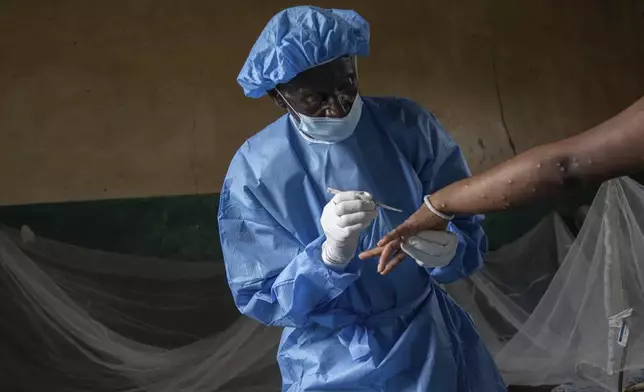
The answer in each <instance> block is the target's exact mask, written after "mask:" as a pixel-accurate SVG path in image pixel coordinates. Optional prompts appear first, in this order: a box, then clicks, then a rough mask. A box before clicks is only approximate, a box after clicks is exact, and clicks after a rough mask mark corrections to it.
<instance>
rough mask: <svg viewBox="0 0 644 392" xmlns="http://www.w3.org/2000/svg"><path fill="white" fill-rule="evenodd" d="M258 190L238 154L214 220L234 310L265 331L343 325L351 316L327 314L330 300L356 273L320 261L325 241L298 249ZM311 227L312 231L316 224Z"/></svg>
mask: <svg viewBox="0 0 644 392" xmlns="http://www.w3.org/2000/svg"><path fill="white" fill-rule="evenodd" d="M261 188H262V186H261V185H258V182H257V181H256V180H255V179H254V178H253V168H252V167H249V165H248V162H247V161H245V159H244V158H243V157H242V156H240V155H239V154H238V155H237V156H236V157H235V158H234V159H233V162H232V163H231V165H230V169H229V172H228V174H227V176H226V180H225V182H224V186H223V189H222V192H221V200H220V205H219V215H218V222H219V234H220V241H221V246H222V251H223V256H224V262H225V265H226V276H227V279H228V284H229V286H230V289H231V291H232V294H233V298H234V301H235V304H236V306H237V308H238V309H239V310H240V311H241V312H242V313H243V314H244V315H247V316H249V317H251V318H253V319H256V320H257V321H259V322H261V323H262V324H265V325H270V326H282V327H296V328H301V327H306V326H309V325H311V324H318V325H325V326H329V327H334V326H335V325H338V324H340V325H342V324H346V323H347V321H346V318H347V317H351V316H352V315H350V314H346V311H342V310H339V309H332V308H333V300H334V299H335V298H337V297H338V296H339V295H340V294H341V293H343V292H344V290H345V289H347V288H348V287H349V286H350V285H351V284H352V283H353V282H354V281H356V280H357V279H358V278H359V276H360V275H359V269H358V268H355V263H350V264H354V265H353V266H352V265H349V266H348V267H347V268H346V269H344V270H334V269H332V268H329V267H327V266H326V265H325V264H324V262H323V261H322V258H321V247H322V244H323V242H324V240H325V238H324V236H320V237H318V238H316V239H314V240H313V241H311V242H310V243H308V244H302V243H301V242H300V241H299V240H298V239H297V238H296V237H295V236H294V235H293V234H292V233H291V232H289V231H288V230H287V229H286V228H284V227H283V226H281V225H280V224H279V223H278V222H277V220H276V219H274V218H273V216H272V215H271V214H270V213H269V212H268V210H267V208H265V207H264V206H262V202H261V201H260V199H261V196H258V195H259V194H261ZM310 224H311V225H312V227H311V228H309V229H310V230H311V232H313V230H316V229H315V225H316V224H317V222H311V223H310ZM316 233H317V231H316ZM316 235H317V234H316ZM330 308H331V309H330Z"/></svg>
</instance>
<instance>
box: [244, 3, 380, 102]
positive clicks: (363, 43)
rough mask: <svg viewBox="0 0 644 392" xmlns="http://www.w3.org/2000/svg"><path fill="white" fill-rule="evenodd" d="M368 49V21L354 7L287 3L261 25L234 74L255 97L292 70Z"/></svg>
mask: <svg viewBox="0 0 644 392" xmlns="http://www.w3.org/2000/svg"><path fill="white" fill-rule="evenodd" d="M367 54H369V23H368V22H367V21H366V20H364V19H363V18H362V17H361V16H360V15H358V13H357V12H355V11H348V10H336V9H323V8H318V7H311V6H301V7H293V8H287V9H285V10H283V11H281V12H279V13H278V14H277V15H275V16H274V17H273V18H272V19H271V20H270V22H268V24H267V25H266V27H265V28H264V31H262V34H261V35H260V36H259V38H258V39H257V42H255V45H254V46H253V49H251V51H250V54H249V55H248V58H247V59H246V63H244V66H243V68H242V70H241V72H240V73H239V76H238V77H237V82H238V83H239V85H240V86H241V87H242V88H243V89H244V94H246V96H248V97H251V98H259V97H261V96H263V95H264V94H266V92H267V91H269V90H271V89H273V88H275V86H276V85H278V84H280V83H285V82H288V81H290V80H291V79H293V78H294V77H295V76H296V75H297V74H299V73H301V72H303V71H306V70H307V69H310V68H313V67H315V66H317V65H320V64H323V63H325V62H327V61H330V60H333V59H335V58H338V57H341V56H353V55H358V56H366V55H367Z"/></svg>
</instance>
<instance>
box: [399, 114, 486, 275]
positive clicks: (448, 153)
mask: <svg viewBox="0 0 644 392" xmlns="http://www.w3.org/2000/svg"><path fill="white" fill-rule="evenodd" d="M414 109H415V112H416V113H417V114H416V115H417V118H416V119H415V120H416V124H417V125H418V127H419V128H420V133H419V134H417V136H418V137H420V138H421V140H419V141H418V142H417V143H415V144H414V145H415V148H414V152H413V153H412V154H411V155H412V157H411V158H412V159H411V160H412V164H413V166H414V167H415V170H416V173H417V175H418V177H419V179H420V181H421V183H422V188H423V192H424V194H425V195H429V194H432V193H433V192H436V191H438V190H440V189H441V188H444V187H446V186H447V185H449V184H451V183H454V182H456V181H459V180H462V179H463V178H466V177H469V176H470V175H471V174H470V170H469V168H468V166H467V163H466V162H465V158H464V157H463V154H462V152H461V149H460V147H459V146H458V145H457V144H456V143H455V142H454V140H452V138H451V137H450V136H449V135H448V134H447V132H445V130H444V129H443V127H442V126H441V124H440V123H439V122H438V120H437V119H436V117H434V115H432V114H431V113H430V112H428V111H427V110H425V109H423V108H421V107H419V106H418V105H415V104H414ZM482 221H483V216H482V215H474V216H472V215H457V216H456V217H455V218H454V220H453V221H451V222H450V223H449V225H448V227H447V231H450V232H452V233H454V234H456V235H457V236H458V239H459V244H458V248H457V251H456V255H455V256H454V259H452V261H451V262H450V263H449V264H448V265H446V266H444V267H440V268H427V270H428V272H429V274H430V275H431V276H432V277H433V278H434V279H436V281H437V282H438V283H440V284H447V283H452V282H454V281H456V280H458V279H462V278H465V277H467V276H469V275H471V274H473V273H474V272H476V271H477V270H478V269H479V268H480V267H482V266H483V255H484V254H485V252H486V251H487V236H486V235H485V232H484V231H483V228H482V227H481V222H482Z"/></svg>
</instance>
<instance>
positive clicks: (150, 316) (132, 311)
mask: <svg viewBox="0 0 644 392" xmlns="http://www.w3.org/2000/svg"><path fill="white" fill-rule="evenodd" d="M0 263H1V265H2V269H1V270H0V279H1V280H0V320H1V322H0V390H11V391H17V390H24V391H43V390H52V391H53V390H55V391H70V392H72V391H73V392H75V391H87V390H92V391H150V392H179V391H190V392H198V391H204V392H205V391H236V390H248V391H251V390H257V391H269V390H275V389H276V388H279V385H280V382H279V374H278V371H277V368H276V367H275V359H274V358H275V349H276V345H277V342H278V341H279V335H280V331H279V330H277V329H273V328H265V327H263V326H261V325H259V324H258V323H256V322H254V321H251V320H250V319H247V318H243V317H239V315H238V312H237V311H236V309H234V305H233V304H232V301H231V296H230V292H229V290H228V287H227V285H226V280H225V271H224V269H223V265H222V264H221V263H188V262H168V261H163V260H156V259H142V258H134V257H127V256H119V255H113V254H108V253H102V252H96V251H90V250H85V249H80V248H75V247H72V246H68V245H63V244H60V243H56V242H53V241H47V240H44V239H37V240H36V241H35V242H34V243H27V244H24V243H23V241H22V240H21V238H20V237H19V236H18V235H17V233H16V232H12V231H6V230H5V231H3V232H0ZM3 357H4V358H3ZM43 388H44V389H43Z"/></svg>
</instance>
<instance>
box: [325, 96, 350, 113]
mask: <svg viewBox="0 0 644 392" xmlns="http://www.w3.org/2000/svg"><path fill="white" fill-rule="evenodd" d="M347 114H349V110H348V109H346V108H344V107H342V105H341V104H340V100H339V99H338V97H337V96H335V95H329V96H328V98H327V100H326V102H325V107H324V116H325V117H331V118H342V117H346V115H347Z"/></svg>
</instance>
